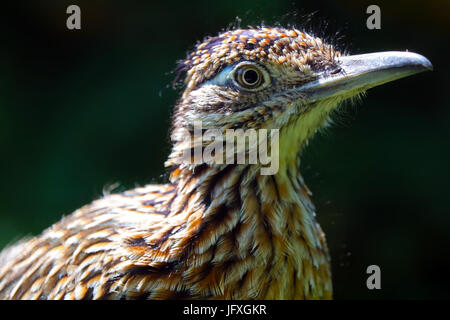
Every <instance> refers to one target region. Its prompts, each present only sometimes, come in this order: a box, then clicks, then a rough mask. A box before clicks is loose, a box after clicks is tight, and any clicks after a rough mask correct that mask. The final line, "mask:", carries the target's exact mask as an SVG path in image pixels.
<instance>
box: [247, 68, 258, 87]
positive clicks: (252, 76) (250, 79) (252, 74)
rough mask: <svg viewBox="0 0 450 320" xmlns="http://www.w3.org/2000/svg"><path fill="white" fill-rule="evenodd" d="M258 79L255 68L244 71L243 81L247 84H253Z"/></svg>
mask: <svg viewBox="0 0 450 320" xmlns="http://www.w3.org/2000/svg"><path fill="white" fill-rule="evenodd" d="M258 79H259V75H258V73H257V72H256V71H255V70H246V71H245V72H244V81H245V82H246V83H247V84H250V85H252V84H255V83H257V82H258Z"/></svg>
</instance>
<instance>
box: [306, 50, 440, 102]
mask: <svg viewBox="0 0 450 320" xmlns="http://www.w3.org/2000/svg"><path fill="white" fill-rule="evenodd" d="M338 67H339V68H338V69H337V71H334V72H333V71H332V72H328V73H323V74H322V75H320V76H319V78H318V79H317V80H315V81H313V82H310V83H308V84H306V85H304V86H302V87H299V88H297V90H299V91H301V92H303V93H304V95H305V97H306V99H307V100H308V102H315V101H318V100H323V99H327V98H332V97H334V96H342V95H344V96H345V95H347V94H348V95H349V96H351V95H352V94H356V93H358V92H361V91H364V90H366V89H370V88H372V87H375V86H378V85H380V84H383V83H386V82H390V81H394V80H397V79H400V78H404V77H407V76H410V75H413V74H416V73H420V72H423V71H428V70H430V71H431V70H433V66H432V64H431V62H430V61H429V60H428V59H427V58H425V57H424V56H421V55H420V54H417V53H412V52H398V51H389V52H377V53H369V54H361V55H354V56H344V57H339V58H338Z"/></svg>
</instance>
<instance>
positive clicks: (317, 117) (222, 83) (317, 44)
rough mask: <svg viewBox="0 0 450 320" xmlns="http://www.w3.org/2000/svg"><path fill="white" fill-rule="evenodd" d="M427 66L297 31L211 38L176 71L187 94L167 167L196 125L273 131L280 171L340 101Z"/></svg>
mask: <svg viewBox="0 0 450 320" xmlns="http://www.w3.org/2000/svg"><path fill="white" fill-rule="evenodd" d="M431 68H432V66H431V63H430V62H429V61H428V60H427V59H426V58H424V57H423V56H421V55H418V54H414V53H409V52H381V53H372V54H363V55H355V56H350V55H344V54H341V53H340V52H339V51H337V50H336V49H335V48H334V47H333V46H332V45H330V44H327V43H325V42H324V41H323V40H321V39H320V38H317V37H313V36H311V35H309V34H307V33H305V32H302V31H299V30H296V29H282V28H267V27H261V28H250V29H236V30H230V31H226V32H223V33H221V34H219V35H218V36H215V37H209V38H207V39H205V40H204V41H203V42H201V43H199V44H197V45H196V47H195V49H194V50H193V51H192V52H191V53H190V54H188V56H187V58H186V59H185V60H184V61H182V62H181V63H180V65H179V67H178V71H179V72H185V73H186V76H185V80H184V84H185V89H184V92H183V94H182V96H181V98H180V100H179V102H178V104H177V106H176V108H175V112H174V116H173V130H172V136H171V137H172V140H173V142H174V149H173V152H172V155H171V157H170V159H169V161H168V165H171V164H173V163H174V160H175V159H178V160H179V158H180V152H182V151H183V150H185V149H186V148H191V146H187V145H186V144H183V143H181V142H182V141H183V140H184V138H185V137H184V136H185V135H186V132H188V133H191V134H192V133H193V131H194V130H193V125H194V123H196V122H197V123H199V122H201V124H202V131H201V132H204V131H205V130H208V129H214V130H218V131H219V132H222V133H224V132H225V131H226V130H227V129H235V130H236V129H243V130H248V129H256V130H258V129H268V130H272V129H278V130H279V139H280V141H279V157H280V159H279V160H280V163H281V166H283V163H288V164H289V163H293V162H296V161H297V158H298V154H299V151H300V150H301V148H302V146H303V145H305V144H306V143H307V141H308V139H309V138H310V137H311V136H312V135H313V134H314V133H315V132H316V131H317V130H318V129H319V128H321V127H323V126H324V125H327V123H328V119H329V118H330V114H331V113H332V111H333V110H336V109H337V108H338V107H339V106H340V105H341V104H342V102H343V101H345V100H349V99H352V98H353V99H354V98H355V97H358V96H360V95H361V94H362V93H363V92H364V91H365V90H367V89H369V88H371V87H374V86H377V85H380V84H383V83H385V82H389V81H393V80H396V79H399V78H402V77H405V76H408V75H411V74H414V73H418V72H421V71H425V70H430V69H431ZM194 140H195V139H194ZM202 143H203V142H200V144H202ZM194 144H195V143H194Z"/></svg>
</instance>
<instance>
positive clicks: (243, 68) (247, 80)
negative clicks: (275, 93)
mask: <svg viewBox="0 0 450 320" xmlns="http://www.w3.org/2000/svg"><path fill="white" fill-rule="evenodd" d="M233 77H234V82H235V84H236V85H238V86H239V87H240V88H243V89H245V90H250V91H257V90H260V89H263V88H265V87H266V86H267V85H268V84H269V82H270V77H269V74H268V73H267V71H266V70H264V69H263V68H262V67H261V66H259V65H257V64H254V63H248V62H244V63H241V64H239V65H237V66H236V68H235V70H234V73H233Z"/></svg>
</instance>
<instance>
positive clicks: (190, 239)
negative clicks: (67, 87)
mask: <svg viewBox="0 0 450 320" xmlns="http://www.w3.org/2000/svg"><path fill="white" fill-rule="evenodd" d="M431 69H432V66H431V63H430V62H429V61H428V60H427V59H426V58H424V57H423V56H421V55H418V54H414V53H409V52H381V53H371V54H363V55H354V56H349V55H344V54H341V53H340V52H339V51H337V50H336V49H335V48H334V47H333V46H332V45H329V44H327V43H325V42H324V41H323V40H321V39H319V38H317V37H313V36H311V35H309V34H307V33H305V32H302V31H299V30H296V29H282V28H267V27H261V28H249V29H236V30H229V31H226V32H223V33H221V34H219V35H218V36H215V37H209V38H206V39H205V40H204V41H203V42H202V43H199V44H197V45H196V47H195V49H194V50H193V52H192V53H190V54H188V55H187V57H186V59H185V60H184V61H182V62H181V63H180V64H179V66H178V68H177V70H176V71H177V74H178V76H179V77H184V91H183V93H182V95H181V97H180V99H179V101H178V102H177V104H176V107H175V110H174V113H173V124H172V131H171V140H172V143H173V148H172V152H171V153H170V156H169V159H168V160H167V162H166V166H167V167H168V168H170V172H171V173H170V182H169V183H168V184H166V185H147V186H144V187H140V188H137V189H134V190H130V191H126V192H124V193H118V194H110V195H109V194H107V195H105V196H104V197H103V198H101V199H99V200H96V201H94V202H92V203H91V204H89V205H87V206H84V207H82V208H81V209H78V210H77V211H75V212H74V213H72V214H71V215H68V216H66V217H64V218H63V219H62V220H61V221H60V222H58V223H56V224H54V225H53V226H51V227H50V228H49V229H47V230H46V231H44V232H43V233H42V234H41V235H38V236H36V237H33V238H29V239H24V240H22V241H20V242H19V243H17V244H15V245H12V246H10V247H7V248H6V249H4V250H3V252H2V253H1V255H0V298H2V299H175V298H178V299H329V298H332V281H331V273H330V258H329V254H328V249H327V245H326V242H325V236H324V233H323V232H322V230H321V228H320V226H319V225H318V223H317V222H316V218H315V215H316V214H315V209H314V206H313V204H312V202H311V200H310V196H311V193H310V191H309V190H308V188H307V187H306V185H305V183H304V181H303V179H302V176H301V174H300V172H299V165H300V154H301V150H302V148H303V147H304V146H305V145H306V144H307V142H308V140H309V139H310V138H311V137H312V136H313V135H314V133H315V132H316V131H317V130H318V129H320V128H321V127H323V126H326V125H327V124H328V122H329V117H330V115H331V114H332V112H333V111H334V110H336V109H337V108H339V106H340V105H342V102H344V101H345V100H349V99H354V98H355V97H359V96H360V95H361V94H362V93H363V92H364V91H365V90H367V89H369V88H371V87H374V86H377V85H380V84H382V83H385V82H388V81H392V80H395V79H399V78H402V77H405V76H409V75H412V74H415V73H418V72H422V71H425V70H431ZM179 77H177V79H176V80H178V79H181V78H179ZM412 94H414V93H412ZM196 121H197V122H201V123H202V126H203V129H202V130H201V132H200V133H198V132H197V133H196V132H195V130H194V123H195V122H196ZM208 129H215V130H218V131H219V132H221V133H224V132H225V131H226V130H227V129H243V130H248V129H255V130H261V129H266V130H272V129H278V130H279V131H278V132H279V146H278V150H274V149H271V150H269V151H270V152H271V154H272V155H275V156H277V157H278V159H277V160H278V162H279V168H278V170H277V172H276V173H274V174H270V175H263V174H261V171H260V169H261V167H262V166H263V165H262V164H261V163H256V164H255V163H252V164H250V163H244V164H236V163H228V162H226V163H224V162H220V161H218V162H217V163H215V162H211V161H210V162H200V163H197V162H195V161H192V157H186V156H185V155H186V151H189V152H190V151H192V150H194V149H195V148H201V149H203V148H205V144H204V142H199V141H202V140H201V139H199V136H198V135H199V134H200V135H201V134H203V133H204V132H205V130H208ZM187 133H188V134H190V136H191V137H190V139H186V137H185V136H186V134H187ZM269 138H270V137H269ZM272 138H273V137H272ZM248 150H249V149H248V148H247V149H245V152H248ZM188 154H190V153H188Z"/></svg>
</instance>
